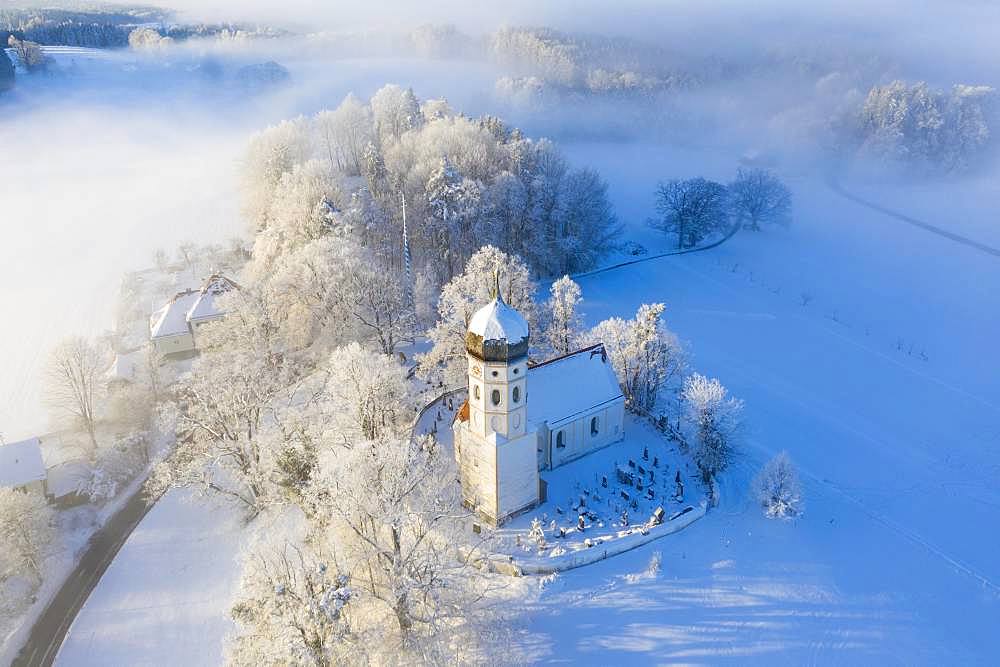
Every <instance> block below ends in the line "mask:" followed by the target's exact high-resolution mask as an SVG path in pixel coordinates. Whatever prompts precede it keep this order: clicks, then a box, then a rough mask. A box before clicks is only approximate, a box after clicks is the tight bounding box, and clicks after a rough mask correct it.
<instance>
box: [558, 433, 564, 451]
mask: <svg viewBox="0 0 1000 667" xmlns="http://www.w3.org/2000/svg"><path fill="white" fill-rule="evenodd" d="M565 436H566V433H565V431H559V432H558V433H556V448H557V449H563V448H564V447H566V437H565Z"/></svg>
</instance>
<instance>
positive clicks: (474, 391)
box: [472, 384, 480, 401]
mask: <svg viewBox="0 0 1000 667" xmlns="http://www.w3.org/2000/svg"><path fill="white" fill-rule="evenodd" d="M472 395H473V396H474V397H475V399H476V400H477V401H478V400H479V397H480V393H479V385H478V384H476V385H472Z"/></svg>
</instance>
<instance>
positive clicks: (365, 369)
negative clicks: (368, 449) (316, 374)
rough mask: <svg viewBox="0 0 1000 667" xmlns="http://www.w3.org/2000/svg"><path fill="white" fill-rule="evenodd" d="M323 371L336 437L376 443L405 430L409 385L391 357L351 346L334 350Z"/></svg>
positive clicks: (409, 414)
mask: <svg viewBox="0 0 1000 667" xmlns="http://www.w3.org/2000/svg"><path fill="white" fill-rule="evenodd" d="M327 371H328V375H327V380H326V393H327V395H328V396H329V398H330V400H332V401H333V403H334V405H335V406H336V414H335V417H334V419H333V420H332V424H331V426H332V427H333V428H334V429H335V430H336V431H337V433H338V434H339V436H340V437H342V438H344V439H346V440H348V441H353V440H356V439H357V438H363V439H366V440H376V439H379V438H384V437H389V436H391V435H394V434H398V433H401V432H402V431H403V430H405V429H406V428H408V427H409V425H410V421H411V419H412V417H413V410H412V406H411V400H410V395H409V382H408V381H407V379H406V369H405V368H403V367H402V366H400V365H399V363H397V362H396V360H395V359H394V358H393V357H391V356H386V355H384V354H378V353H375V352H370V351H368V350H365V349H364V348H362V347H361V346H360V345H358V344H357V343H351V344H350V345H346V346H345V347H342V348H339V349H337V350H334V352H333V354H331V355H330V361H329V365H328V368H327Z"/></svg>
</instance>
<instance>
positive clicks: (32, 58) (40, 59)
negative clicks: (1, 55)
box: [7, 35, 52, 72]
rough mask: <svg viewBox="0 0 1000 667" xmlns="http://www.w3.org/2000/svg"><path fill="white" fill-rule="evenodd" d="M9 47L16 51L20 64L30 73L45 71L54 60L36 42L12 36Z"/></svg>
mask: <svg viewBox="0 0 1000 667" xmlns="http://www.w3.org/2000/svg"><path fill="white" fill-rule="evenodd" d="M7 45H8V46H9V47H10V48H12V49H14V53H15V54H17V60H18V62H19V63H21V66H22V67H24V68H25V69H26V70H28V71H29V72H33V71H38V70H44V69H45V68H46V67H48V66H49V63H51V62H52V59H51V58H50V57H49V56H47V55H45V52H44V51H42V47H41V46H40V45H38V44H37V43H35V42H32V41H29V40H27V39H18V38H17V37H15V36H14V35H10V36H9V37H8V38H7Z"/></svg>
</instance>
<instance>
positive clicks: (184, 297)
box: [149, 290, 201, 338]
mask: <svg viewBox="0 0 1000 667" xmlns="http://www.w3.org/2000/svg"><path fill="white" fill-rule="evenodd" d="M200 295H201V293H200V292H197V291H195V290H186V291H184V292H179V293H178V294H177V295H175V296H174V298H173V299H171V300H170V302H169V303H167V305H165V306H163V308H160V309H159V310H158V311H156V312H155V313H153V317H152V318H151V319H150V323H149V334H150V337H152V338H163V337H165V336H177V335H179V334H185V333H188V332H190V331H191V329H190V328H189V327H188V321H187V314H188V311H190V310H191V306H193V305H194V302H195V301H197V300H198V297H199V296H200Z"/></svg>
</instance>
